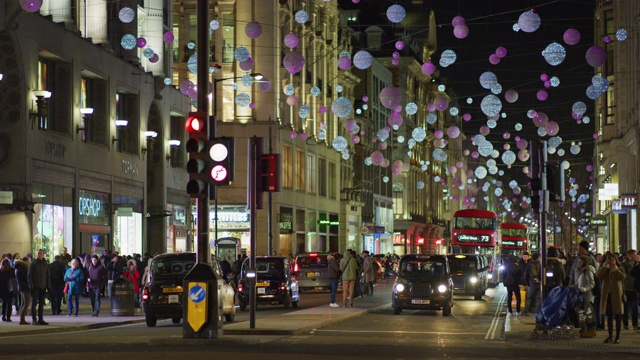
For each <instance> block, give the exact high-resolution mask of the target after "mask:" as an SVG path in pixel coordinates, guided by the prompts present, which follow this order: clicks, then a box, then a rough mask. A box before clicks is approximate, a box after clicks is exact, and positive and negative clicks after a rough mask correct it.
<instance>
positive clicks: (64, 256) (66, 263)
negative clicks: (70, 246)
mask: <svg viewBox="0 0 640 360" xmlns="http://www.w3.org/2000/svg"><path fill="white" fill-rule="evenodd" d="M71 258H72V256H71V254H69V253H68V252H67V248H66V247H63V248H62V253H61V254H60V260H61V261H62V263H63V264H64V266H65V269H66V268H67V266H69V265H70V264H69V263H70V262H71Z"/></svg>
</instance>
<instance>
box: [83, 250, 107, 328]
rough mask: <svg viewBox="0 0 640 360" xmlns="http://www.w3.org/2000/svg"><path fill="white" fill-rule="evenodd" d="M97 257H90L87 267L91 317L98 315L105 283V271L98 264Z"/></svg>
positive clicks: (100, 264)
mask: <svg viewBox="0 0 640 360" xmlns="http://www.w3.org/2000/svg"><path fill="white" fill-rule="evenodd" d="M99 260H100V259H98V255H93V256H92V257H91V265H89V270H88V271H87V272H88V279H87V285H88V287H89V298H90V299H91V316H98V314H100V292H101V289H102V287H103V286H104V284H106V283H107V269H106V268H105V267H104V266H103V265H102V263H100V261H99Z"/></svg>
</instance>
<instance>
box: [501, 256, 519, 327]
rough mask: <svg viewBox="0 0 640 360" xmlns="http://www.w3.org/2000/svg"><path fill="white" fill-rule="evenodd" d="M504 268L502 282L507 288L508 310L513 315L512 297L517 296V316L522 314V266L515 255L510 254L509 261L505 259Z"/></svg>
mask: <svg viewBox="0 0 640 360" xmlns="http://www.w3.org/2000/svg"><path fill="white" fill-rule="evenodd" d="M504 265H505V267H504V270H502V274H501V276H502V283H503V284H504V286H505V287H506V288H507V311H508V312H509V315H513V310H512V305H511V299H512V297H513V296H515V298H516V316H518V315H520V303H521V301H522V299H521V297H520V286H519V285H520V268H519V266H518V264H517V263H516V258H515V256H513V255H511V254H509V256H507V261H505V264H504Z"/></svg>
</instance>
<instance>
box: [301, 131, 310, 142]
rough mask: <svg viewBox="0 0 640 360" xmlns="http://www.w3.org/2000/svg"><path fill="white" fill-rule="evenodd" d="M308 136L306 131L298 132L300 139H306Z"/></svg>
mask: <svg viewBox="0 0 640 360" xmlns="http://www.w3.org/2000/svg"><path fill="white" fill-rule="evenodd" d="M308 138H309V135H307V133H302V134H300V140H302V141H307V139H308Z"/></svg>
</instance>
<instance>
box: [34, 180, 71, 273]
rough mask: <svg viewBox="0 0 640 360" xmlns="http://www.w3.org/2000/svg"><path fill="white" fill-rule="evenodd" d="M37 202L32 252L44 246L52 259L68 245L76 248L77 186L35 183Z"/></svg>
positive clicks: (47, 255)
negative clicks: (74, 187) (73, 187)
mask: <svg viewBox="0 0 640 360" xmlns="http://www.w3.org/2000/svg"><path fill="white" fill-rule="evenodd" d="M33 193H34V194H35V197H34V199H33V201H34V202H35V204H34V205H33V212H34V214H33V217H32V223H33V238H32V243H31V251H32V252H33V253H35V252H36V251H37V250H38V249H44V251H45V256H46V258H47V259H48V260H49V261H52V260H53V258H54V257H55V255H59V254H61V253H62V248H63V247H66V248H67V249H68V251H69V253H71V252H72V249H73V189H72V188H68V187H62V186H54V185H46V184H35V185H34V186H33Z"/></svg>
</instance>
